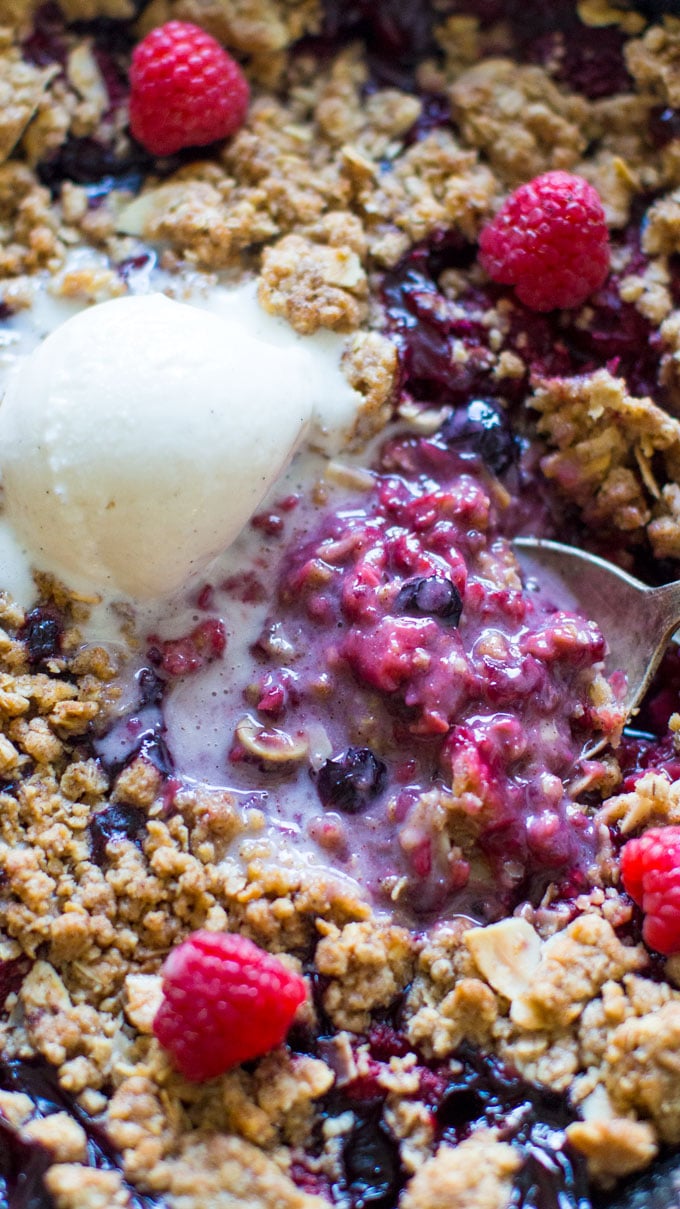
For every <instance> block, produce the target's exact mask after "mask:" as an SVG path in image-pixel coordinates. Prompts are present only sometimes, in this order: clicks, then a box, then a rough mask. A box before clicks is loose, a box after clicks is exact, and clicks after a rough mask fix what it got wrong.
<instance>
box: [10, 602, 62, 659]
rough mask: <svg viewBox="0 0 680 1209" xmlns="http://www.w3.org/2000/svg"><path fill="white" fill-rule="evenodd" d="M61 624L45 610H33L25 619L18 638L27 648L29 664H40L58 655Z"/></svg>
mask: <svg viewBox="0 0 680 1209" xmlns="http://www.w3.org/2000/svg"><path fill="white" fill-rule="evenodd" d="M61 633H62V624H61V621H60V620H59V618H58V617H56V616H55V615H54V614H53V613H50V612H49V611H48V610H47V609H41V608H37V609H33V611H32V612H31V613H29V614H28V616H27V617H26V621H25V622H24V624H23V626H22V628H21V630H20V631H19V637H20V638H21V639H22V641H23V642H25V643H26V646H27V647H28V658H29V660H30V661H31V663H42V661H43V659H51V658H52V657H53V656H54V655H58V654H59V649H60V646H61Z"/></svg>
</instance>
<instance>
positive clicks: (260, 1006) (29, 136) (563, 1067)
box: [0, 0, 680, 1209]
mask: <svg viewBox="0 0 680 1209" xmlns="http://www.w3.org/2000/svg"><path fill="white" fill-rule="evenodd" d="M676 8H677V6H676V5H675V4H674V3H673V2H672V0H669V2H668V3H665V2H664V0H644V2H642V0H641V2H640V3H633V2H632V0H611V2H605V0H602V2H599V0H556V2H555V3H554V4H550V5H546V4H545V3H544V2H543V0H524V2H523V3H521V4H520V3H516V2H515V0H373V2H368V0H354V2H352V3H344V4H339V3H336V0H248V2H247V3H243V2H242V0H200V3H199V2H198V0H151V2H149V3H144V2H142V3H135V2H134V0H59V3H58V4H55V3H49V4H47V5H41V4H34V3H31V0H0V10H1V11H0V90H2V104H1V105H0V334H1V342H0V376H1V379H2V381H1V386H2V390H3V392H4V391H5V390H6V389H7V390H8V392H9V391H10V389H11V383H12V381H13V380H14V377H13V375H15V374H16V372H17V367H18V366H20V364H21V363H22V362H23V360H24V359H25V358H28V357H29V356H30V355H31V353H32V350H33V349H34V348H36V347H42V344H41V342H42V341H43V340H44V338H45V337H46V336H48V335H49V334H50V333H51V332H53V333H58V331H59V330H60V328H61V325H63V324H65V323H66V322H67V321H68V320H69V319H70V317H71V316H73V315H74V314H77V313H79V312H80V311H82V310H83V309H85V308H88V307H95V308H96V307H104V306H107V305H109V304H111V303H112V302H113V301H114V300H117V299H129V298H130V297H137V296H142V297H145V296H148V295H154V294H157V293H164V294H167V295H168V296H169V297H170V298H171V299H173V300H175V301H176V302H181V303H184V304H186V305H188V306H192V307H197V308H199V309H200V308H203V309H204V311H208V310H210V309H211V308H212V309H213V310H216V308H219V307H222V308H223V309H222V312H220V313H221V314H223V315H225V314H226V311H225V310H224V308H225V307H228V306H229V305H231V306H232V310H233V308H234V306H235V307H236V308H237V309H239V310H240V312H241V317H240V319H239V322H241V323H242V325H243V326H244V328H247V327H248V324H252V323H258V322H260V320H259V319H258V318H257V316H258V315H259V316H260V318H262V317H264V318H262V321H263V322H264V319H265V318H266V321H267V322H269V323H273V324H275V328H272V329H271V330H275V331H276V333H277V337H276V342H278V343H280V344H281V345H282V346H286V347H288V346H290V347H293V348H294V349H295V350H310V349H313V350H315V351H314V356H315V357H317V358H318V362H315V363H314V364H317V363H318V364H322V363H323V364H324V365H326V366H330V367H331V369H330V370H329V374H330V373H331V370H332V374H334V375H335V377H334V379H333V381H334V382H335V383H336V386H335V387H334V389H336V388H337V382H338V381H341V383H342V391H344V395H342V397H343V398H346V397H351V398H352V400H353V411H352V415H351V422H350V423H347V422H346V420H345V421H344V424H345V427H344V428H343V429H342V440H341V441H339V442H337V441H336V442H335V444H333V439H332V438H333V423H332V422H329V423H328V424H327V425H326V427H325V428H324V427H323V425H319V424H317V427H316V429H314V431H313V432H311V435H310V434H309V433H308V435H307V437H306V438H305V439H304V440H302V439H301V440H300V441H298V445H297V447H296V448H297V452H296V453H295V456H294V457H293V458H292V460H291V461H290V462H289V464H288V465H287V468H286V469H285V470H284V471H283V473H282V474H281V475H280V476H279V477H277V479H276V481H275V483H274V485H273V486H272V487H271V489H270V490H269V491H268V493H267V494H266V495H264V493H263V495H262V499H261V502H260V503H258V504H257V507H256V508H255V510H254V512H253V514H252V515H251V517H250V520H249V522H248V523H247V524H246V526H245V528H244V529H243V530H242V532H241V533H240V535H239V536H238V537H237V538H236V540H235V541H234V542H233V543H232V544H231V545H230V546H229V548H228V549H227V550H226V551H223V552H222V553H220V554H219V555H218V557H217V558H216V559H215V560H214V561H213V562H210V563H209V565H207V566H205V567H204V569H203V570H198V571H196V572H195V573H194V574H192V576H191V578H190V579H189V580H188V581H187V583H186V584H185V585H184V587H182V588H181V590H180V591H178V592H176V593H175V594H174V595H172V596H171V597H168V598H164V599H163V600H162V601H160V602H154V603H152V604H139V603H135V602H134V601H131V600H129V599H124V600H123V599H117V600H115V601H114V602H113V604H112V605H111V602H109V606H107V609H108V611H106V610H104V604H105V603H106V602H104V604H103V603H102V601H101V600H100V594H98V591H95V592H87V591H85V590H82V589H81V588H77V587H75V586H74V585H73V584H71V583H69V582H62V579H61V578H60V577H59V576H57V575H55V574H54V573H52V572H50V571H48V570H46V569H45V567H44V566H43V565H42V564H41V561H40V557H36V559H35V566H34V567H33V568H32V575H31V576H28V582H26V577H24V578H23V579H22V578H21V576H17V575H15V573H14V570H13V567H14V563H13V562H12V559H13V557H14V554H13V551H14V547H12V546H10V545H9V544H6V541H5V536H6V530H5V528H4V527H3V526H4V523H5V519H6V518H5V513H6V512H9V511H11V509H10V508H9V503H10V485H11V484H10V480H9V479H7V482H6V484H5V500H4V505H3V507H4V512H3V513H2V515H0V550H1V551H2V553H1V555H0V566H2V575H0V579H2V583H0V588H6V589H7V590H6V591H0V1004H1V1005H2V1011H1V1012H0V1138H1V1142H2V1144H1V1145H0V1209H5V1207H6V1209H104V1207H106V1209H108V1207H109V1206H111V1207H113V1206H115V1207H117V1209H213V1207H214V1209H232V1207H233V1206H234V1205H236V1204H239V1205H242V1206H246V1207H247V1209H323V1207H324V1206H328V1205H335V1206H338V1207H340V1209H441V1207H442V1206H446V1207H447V1209H597V1207H604V1206H617V1205H625V1206H633V1205H639V1204H649V1205H654V1206H657V1205H658V1206H659V1207H660V1209H661V1207H666V1206H670V1204H671V1203H675V1202H674V1201H672V1200H671V1198H672V1196H673V1195H674V1194H673V1192H672V1188H673V1186H674V1185H673V1180H674V1163H675V1161H676V1160H675V1156H676V1154H677V1152H678V1149H679V1148H680V1068H679V1066H678V1048H679V1047H680V890H679V889H678V886H679V885H680V881H679V879H680V872H679V870H680V655H679V654H678V650H677V647H676V646H675V644H671V645H670V647H669V650H668V652H667V653H666V655H665V658H664V661H663V663H662V666H661V669H660V671H659V673H658V675H657V677H656V679H655V682H654V684H653V686H652V688H651V690H650V692H649V694H648V696H647V698H646V700H645V701H644V703H643V705H642V708H641V710H640V712H639V713H638V715H637V716H636V717H635V718H633V719H632V720H629V721H627V720H626V718H625V716H624V714H623V710H622V706H621V702H622V700H623V699H624V695H625V684H626V681H625V676H626V669H625V668H612V667H610V666H609V665H608V664H607V662H606V655H607V644H606V639H607V636H606V634H602V633H601V632H600V631H599V629H598V627H597V625H596V624H595V623H594V622H593V621H592V620H591V619H589V618H588V617H584V616H582V615H581V614H580V613H579V611H578V609H577V608H576V606H575V603H574V601H573V600H570V599H566V598H565V597H564V595H563V593H562V592H561V591H556V589H555V588H554V586H552V585H551V584H550V582H547V581H543V580H541V579H536V578H534V577H533V576H532V575H529V574H528V573H527V572H525V571H524V570H523V568H522V565H521V563H520V561H519V560H518V557H517V553H516V549H515V547H514V546H513V538H515V537H516V536H518V535H526V534H530V535H534V536H543V537H546V538H558V539H559V540H562V541H566V542H569V543H572V544H575V545H581V546H583V547H584V548H586V549H589V550H591V551H593V552H595V553H598V554H601V555H604V556H605V557H607V558H609V559H611V560H613V561H615V562H616V563H618V564H619V565H620V566H622V567H624V568H626V569H628V570H630V571H631V572H633V573H634V574H636V575H638V576H639V577H640V578H641V579H643V580H645V581H646V582H649V583H662V582H666V581H669V580H672V579H675V578H678V576H679V574H680V15H679V14H678V12H677V11H676ZM229 298H232V299H234V298H235V299H236V300H237V301H236V303H233V302H232V303H231V304H229V302H228V300H229ZM163 305H164V306H166V307H167V306H168V305H169V304H168V303H164V304H163ZM230 313H231V312H230ZM139 314H140V315H141V314H142V311H141V310H140V312H139ZM253 316H255V318H253ZM225 325H226V319H225ZM224 330H225V332H226V331H227V330H234V329H228V328H227V326H225V329H224ZM118 351H119V352H120V350H118ZM124 351H125V350H122V354H123V356H124ZM304 355H307V354H306V353H305V354H304ZM310 355H311V354H310ZM281 356H282V358H283V359H282V360H281V362H280V364H281V365H283V364H284V362H285V358H284V357H283V354H281ZM309 364H310V365H311V361H310V362H309ZM254 371H255V367H253V373H254ZM336 379H337V381H336ZM258 381H260V379H259V378H258ZM328 381H329V386H328V391H329V394H330V393H331V386H330V378H329V380H328ZM240 388H241V384H239V382H234V381H228V380H225V382H224V398H225V407H226V406H227V405H229V406H233V407H234V408H235V409H237V408H238V406H239V390H240ZM282 389H283V388H282ZM300 389H301V390H302V387H301V388H300ZM342 391H341V392H340V393H341V394H342ZM322 393H323V392H322ZM9 397H10V395H9V393H8V394H7V398H9ZM230 400H231V402H230ZM285 402H287V401H286V400H285V399H284V398H283V397H282V398H281V405H282V406H283V404H284V403H285ZM1 406H2V405H0V408H1ZM110 420H111V435H110V438H108V436H107V439H110V441H111V444H112V445H113V444H114V442H115V439H116V426H117V425H119V426H122V424H123V421H124V417H123V416H122V415H121V416H118V415H111V417H110ZM338 423H339V422H338ZM161 427H162V425H161ZM140 431H141V430H140ZM105 435H106V434H105ZM201 435H202V434H199V437H200V436H201ZM159 437H160V433H159ZM45 439H46V441H47V440H48V439H51V433H46V437H45ZM140 439H141V438H140ZM144 439H145V440H146V439H149V438H148V437H147V436H145V437H144ZM151 439H153V438H151ZM210 440H211V434H210V433H209V432H206V433H205V442H206V444H207V443H209V442H210ZM1 459H2V451H1V450H0V460H1ZM3 464H4V463H3ZM141 464H142V463H141V462H140V465H141ZM178 464H179V463H178ZM226 473H227V471H226V470H225V474H226ZM178 474H179V475H186V476H187V477H191V478H192V481H193V479H195V480H196V481H200V478H201V476H202V474H205V469H204V468H203V467H202V465H201V464H200V459H199V460H198V461H197V464H196V466H195V467H193V466H192V467H191V468H190V470H187V469H186V468H185V469H184V470H183V471H178ZM182 485H183V484H182V483H180V484H179V486H180V487H181V486H182ZM142 487H143V488H144V484H142ZM153 490H154V485H153V482H150V483H149V485H148V491H149V492H150V493H153ZM111 506H113V504H112V505H111ZM56 507H57V501H55V509H56ZM163 540H165V541H167V543H168V544H169V545H172V543H173V531H172V524H170V523H169V524H168V529H167V533H164V534H163ZM65 579H66V580H68V576H65ZM96 586H97V587H98V588H99V586H98V585H96ZM101 593H104V586H103V585H101ZM102 610H104V611H105V612H106V623H105V622H104V620H103V618H104V612H103V611H102ZM112 619H113V620H112ZM114 623H115V624H114ZM112 627H113V628H112ZM114 631H115V635H114ZM112 635H113V636H112ZM593 739H595V740H599V739H604V740H606V743H605V746H604V751H603V752H602V753H601V754H600V755H599V756H598V757H597V758H586V757H584V756H583V753H584V751H586V750H587V748H588V746H589V744H590V743H591V742H592V740H593ZM669 1190H670V1191H669Z"/></svg>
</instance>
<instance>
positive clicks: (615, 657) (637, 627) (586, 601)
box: [513, 537, 680, 758]
mask: <svg viewBox="0 0 680 1209" xmlns="http://www.w3.org/2000/svg"><path fill="white" fill-rule="evenodd" d="M513 547H514V550H515V552H516V554H517V557H518V559H519V563H520V566H521V568H522V572H523V574H524V577H525V583H526V586H527V587H529V588H530V589H531V588H533V589H534V590H535V591H540V592H541V593H543V594H544V595H545V596H546V597H549V598H550V599H552V600H554V601H559V602H560V604H561V605H563V607H564V608H567V609H569V610H570V611H571V612H577V613H583V614H584V615H585V616H586V617H588V618H590V620H591V621H594V622H596V624H597V625H598V626H599V627H600V629H601V631H602V633H603V635H604V637H605V640H606V642H607V647H608V650H607V655H606V658H605V672H606V673H607V674H608V675H611V674H612V673H613V672H616V671H621V672H624V673H625V675H626V682H627V683H626V693H625V697H624V701H623V705H624V708H625V711H626V718H627V719H629V718H630V717H631V716H632V715H633V714H634V713H635V712H636V710H637V709H638V707H639V705H640V702H641V700H642V698H643V697H644V695H645V692H646V691H647V689H648V687H649V684H650V681H651V679H652V677H653V675H654V673H655V671H656V669H657V668H658V666H659V663H660V662H661V658H662V656H663V653H664V650H665V648H666V645H667V643H668V640H669V638H670V637H671V636H672V634H673V633H674V631H675V630H676V629H677V628H678V627H679V626H680V580H676V581H675V582H674V583H670V584H664V585H663V586H662V587H660V588H650V587H648V586H647V584H643V583H641V581H640V580H639V579H635V578H634V577H633V576H632V575H628V574H627V572H626V571H622V570H621V568H620V567H616V566H614V564H613V563H610V562H607V560H606V559H604V558H598V557H597V555H595V554H589V553H587V552H586V551H585V550H578V549H577V548H576V547H574V546H565V545H563V544H562V542H553V541H545V540H543V538H534V537H517V538H515V540H514V542H513ZM606 745H607V741H606V740H605V739H601V740H599V741H597V742H596V743H594V744H593V745H592V746H591V747H589V748H588V749H587V750H586V751H585V752H584V756H585V757H586V758H590V757H592V756H595V755H597V753H598V752H600V751H602V749H603V748H604V747H606Z"/></svg>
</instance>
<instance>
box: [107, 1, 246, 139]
mask: <svg viewBox="0 0 680 1209" xmlns="http://www.w3.org/2000/svg"><path fill="white" fill-rule="evenodd" d="M249 95H250V94H249V89H248V82H247V80H246V78H245V76H244V74H243V72H242V71H241V68H240V67H239V65H238V63H237V62H236V61H235V60H234V59H232V57H231V55H228V54H227V52H226V51H225V50H223V49H222V47H221V46H220V44H219V42H216V41H215V39H214V38H213V37H211V36H210V34H207V33H206V32H205V30H202V29H199V27H198V26H197V25H192V24H191V23H190V22H189V21H168V22H166V24H165V25H161V26H159V27H158V28H157V29H153V30H152V31H151V33H149V34H147V35H146V37H145V38H143V39H142V41H141V42H140V43H139V45H138V46H136V47H135V50H134V52H133V55H132V64H131V66H130V130H131V132H132V134H133V135H134V137H135V138H136V139H137V141H138V142H139V143H141V144H142V146H143V147H145V148H146V150H147V151H149V152H151V154H152V155H173V154H174V153H175V152H176V151H181V150H183V149H184V148H185V147H204V146H206V145H207V144H208V143H214V142H217V140H218V139H225V138H228V137H229V136H230V135H232V134H235V132H236V131H237V130H238V129H239V127H240V126H241V125H242V124H243V121H244V119H245V116H246V112H247V109H248V101H249Z"/></svg>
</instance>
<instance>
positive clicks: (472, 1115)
mask: <svg viewBox="0 0 680 1209" xmlns="http://www.w3.org/2000/svg"><path fill="white" fill-rule="evenodd" d="M485 1100H486V1097H485V1096H484V1094H483V1093H482V1092H480V1091H479V1090H478V1089H477V1088H475V1087H466V1086H462V1087H460V1086H456V1085H454V1086H453V1087H450V1088H448V1089H447V1090H446V1092H445V1093H444V1096H443V1099H442V1102H441V1104H440V1105H439V1108H438V1109H437V1123H438V1124H439V1125H440V1126H441V1127H442V1128H444V1129H446V1128H449V1129H455V1130H461V1129H465V1127H466V1126H468V1125H471V1124H472V1123H473V1122H475V1121H478V1120H479V1118H480V1117H481V1116H483V1115H484V1110H485V1107H486V1103H485Z"/></svg>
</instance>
